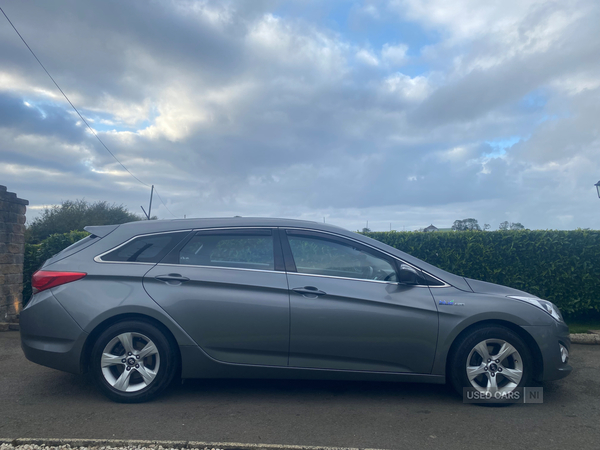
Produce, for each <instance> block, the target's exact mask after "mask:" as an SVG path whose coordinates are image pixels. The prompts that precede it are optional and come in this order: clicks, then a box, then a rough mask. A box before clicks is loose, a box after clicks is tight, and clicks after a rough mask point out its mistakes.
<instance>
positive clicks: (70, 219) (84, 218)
mask: <svg viewBox="0 0 600 450" xmlns="http://www.w3.org/2000/svg"><path fill="white" fill-rule="evenodd" d="M136 220H142V217H141V216H139V215H137V214H133V213H130V212H129V211H127V208H125V206H123V205H116V204H114V203H113V204H110V203H108V202H95V203H89V202H86V201H85V200H66V201H64V202H62V204H60V205H56V206H52V207H51V208H46V209H44V212H43V213H42V214H41V215H40V216H39V217H36V218H35V219H33V222H32V223H31V225H29V226H28V227H27V230H26V231H25V241H26V242H28V243H30V244H39V243H40V242H42V241H43V240H44V239H46V238H48V237H49V236H51V235H53V234H63V233H69V232H70V231H72V230H83V227H85V226H86V225H113V224H119V223H125V222H134V221H136Z"/></svg>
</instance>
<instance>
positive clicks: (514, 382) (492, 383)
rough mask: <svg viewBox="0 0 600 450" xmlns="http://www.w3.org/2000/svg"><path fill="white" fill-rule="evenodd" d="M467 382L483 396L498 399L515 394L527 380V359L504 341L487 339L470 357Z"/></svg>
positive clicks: (467, 366) (474, 348) (468, 358)
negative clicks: (483, 394) (492, 396)
mask: <svg viewBox="0 0 600 450" xmlns="http://www.w3.org/2000/svg"><path fill="white" fill-rule="evenodd" d="M466 370H467V378H468V379H469V382H470V383H471V386H472V387H474V388H475V389H477V390H478V391H479V392H484V393H488V394H491V395H495V394H496V393H500V394H505V393H509V392H512V391H513V390H514V389H515V388H516V387H517V386H518V385H519V383H520V382H521V379H522V378H523V359H522V358H521V355H520V354H519V352H518V351H517V349H516V348H515V347H514V346H513V345H511V344H510V343H508V342H507V341H505V340H502V339H486V340H484V341H481V342H480V343H479V344H477V345H476V346H475V347H473V349H472V350H471V352H470V353H469V356H468V357H467V365H466Z"/></svg>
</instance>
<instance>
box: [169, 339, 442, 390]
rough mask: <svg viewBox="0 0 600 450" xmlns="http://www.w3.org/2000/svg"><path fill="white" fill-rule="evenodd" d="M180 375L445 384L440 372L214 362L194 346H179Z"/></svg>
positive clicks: (183, 376) (191, 376) (186, 376)
mask: <svg viewBox="0 0 600 450" xmlns="http://www.w3.org/2000/svg"><path fill="white" fill-rule="evenodd" d="M179 349H180V352H181V361H182V368H181V377H182V378H256V379H290V380H354V381H400V382H405V383H431V384H445V383H446V377H445V376H443V375H429V374H415V373H394V372H367V371H349V370H333V369H307V368H299V367H281V366H252V365H246V364H232V363H224V362H219V361H216V360H214V359H212V358H210V357H208V356H207V355H206V354H205V353H204V352H203V351H202V350H201V349H200V348H198V347H196V346H187V345H186V346H180V347H179Z"/></svg>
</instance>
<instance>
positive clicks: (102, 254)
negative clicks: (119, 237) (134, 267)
mask: <svg viewBox="0 0 600 450" xmlns="http://www.w3.org/2000/svg"><path fill="white" fill-rule="evenodd" d="M190 231H192V229H189V230H170V231H159V232H157V233H144V234H136V235H135V236H132V237H130V238H129V239H127V240H126V241H125V242H123V243H121V244H119V245H117V246H116V247H113V248H111V249H110V250H107V251H105V252H103V253H100V254H99V255H96V256H94V261H95V262H97V263H102V264H146V265H152V266H154V265H156V264H157V263H151V262H142V261H140V262H138V261H104V260H103V259H102V257H103V256H104V255H107V254H108V253H111V252H114V251H115V250H118V249H120V248H121V247H123V246H124V245H127V244H129V243H130V242H131V241H133V240H134V239H138V238H141V237H146V236H156V235H158V234H171V233H189V232H190Z"/></svg>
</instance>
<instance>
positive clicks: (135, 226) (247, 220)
mask: <svg viewBox="0 0 600 450" xmlns="http://www.w3.org/2000/svg"><path fill="white" fill-rule="evenodd" d="M117 227H118V230H119V232H122V233H130V234H132V235H136V234H145V233H157V232H163V231H177V230H192V229H198V228H218V227H292V228H311V229H316V230H323V231H332V232H337V233H340V232H342V233H348V230H346V229H344V228H341V227H338V226H335V225H330V224H326V223H320V222H313V221H309V220H296V219H277V218H272V217H217V218H197V219H171V220H140V221H136V222H128V223H124V224H121V225H118V226H115V225H100V226H87V227H85V230H86V231H88V232H89V233H91V234H94V235H97V236H100V237H102V236H105V235H107V234H108V233H110V232H112V231H114V230H115V229H116V228H117Z"/></svg>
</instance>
